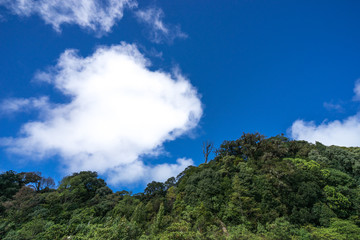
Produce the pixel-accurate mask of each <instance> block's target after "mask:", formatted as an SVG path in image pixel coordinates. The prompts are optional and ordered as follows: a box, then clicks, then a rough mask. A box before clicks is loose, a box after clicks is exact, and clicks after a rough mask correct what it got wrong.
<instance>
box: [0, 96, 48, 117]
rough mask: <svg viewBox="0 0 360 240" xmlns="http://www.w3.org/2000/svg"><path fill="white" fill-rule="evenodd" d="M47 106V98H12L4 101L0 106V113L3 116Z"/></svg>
mask: <svg viewBox="0 0 360 240" xmlns="http://www.w3.org/2000/svg"><path fill="white" fill-rule="evenodd" d="M47 106H49V98H48V97H40V98H12V99H6V100H4V101H2V102H1V104H0V111H1V112H2V113H5V114H11V113H15V112H21V111H29V110H32V109H43V108H44V107H47Z"/></svg>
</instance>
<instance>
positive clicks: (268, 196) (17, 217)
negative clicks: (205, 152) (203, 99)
mask: <svg viewBox="0 0 360 240" xmlns="http://www.w3.org/2000/svg"><path fill="white" fill-rule="evenodd" d="M359 183H360V148H344V147H337V146H330V147H327V146H324V145H322V144H321V143H316V144H310V143H307V142H304V141H291V140H289V139H287V138H285V137H283V136H277V137H272V138H264V137H263V136H261V135H260V134H244V135H243V136H242V137H241V138H240V139H238V140H235V141H225V142H224V143H223V144H222V145H221V146H220V147H219V148H218V149H217V150H216V156H215V158H214V159H213V160H212V161H209V162H208V163H207V164H202V165H200V166H199V167H193V166H191V167H188V168H187V169H185V171H183V172H182V173H181V174H180V175H179V176H177V178H170V179H168V180H167V181H166V182H165V183H161V182H151V183H149V184H148V185H147V187H146V189H145V191H144V193H141V194H134V195H132V194H130V193H129V192H127V191H120V192H115V193H113V192H112V190H111V189H110V188H108V187H107V186H106V183H105V182H104V180H102V179H99V178H98V176H97V173H95V172H80V173H75V174H73V175H71V176H68V177H65V178H64V179H63V180H62V181H61V182H60V184H59V186H58V187H57V188H56V189H54V183H53V181H52V180H51V179H50V178H43V177H42V176H41V174H40V173H15V172H13V171H8V172H5V173H2V174H1V175H0V202H1V208H0V214H1V219H0V238H1V239H4V240H16V239H131V240H132V239H327V240H328V239H339V240H341V239H360V227H359V226H360V218H359V216H360V215H359V214H360V187H359Z"/></svg>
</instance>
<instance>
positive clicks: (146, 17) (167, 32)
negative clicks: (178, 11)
mask: <svg viewBox="0 0 360 240" xmlns="http://www.w3.org/2000/svg"><path fill="white" fill-rule="evenodd" d="M135 15H136V17H137V19H138V21H139V22H141V23H144V24H145V25H147V27H148V28H149V38H150V40H151V41H152V42H154V43H163V42H167V43H172V42H173V41H174V40H175V39H176V38H187V34H185V33H184V32H182V31H181V29H180V27H179V26H176V25H171V24H165V23H164V21H163V18H164V12H163V11H162V10H161V9H160V8H148V9H145V10H138V11H137V12H136V13H135Z"/></svg>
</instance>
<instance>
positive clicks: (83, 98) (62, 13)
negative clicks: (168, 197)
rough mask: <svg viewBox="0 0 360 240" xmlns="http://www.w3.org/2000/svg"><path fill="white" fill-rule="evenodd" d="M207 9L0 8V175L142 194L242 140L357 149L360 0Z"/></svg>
mask: <svg viewBox="0 0 360 240" xmlns="http://www.w3.org/2000/svg"><path fill="white" fill-rule="evenodd" d="M204 6H205V3H204V2H184V1H171V2H168V1H150V2H149V1H143V0H80V1H75V0H0V56H1V57H0V66H1V68H0V129H1V132H0V147H1V149H0V158H1V165H0V170H2V171H6V170H10V169H14V170H16V171H35V170H36V171H37V170H40V171H43V172H44V175H50V176H55V178H57V179H58V180H60V179H61V178H62V177H63V176H65V175H67V174H71V173H72V172H76V171H82V170H92V171H97V172H99V174H100V175H101V176H102V177H104V178H106V180H107V182H109V183H110V184H111V185H112V186H117V187H119V186H122V187H125V188H128V189H130V190H132V189H137V190H136V191H140V190H141V188H142V187H143V186H144V184H146V183H147V182H150V181H153V180H155V181H165V180H166V179H167V178H169V177H172V176H176V175H177V174H179V173H180V172H181V171H183V170H184V169H185V168H186V167H187V166H189V165H199V164H201V163H203V160H204V159H203V156H202V153H201V143H202V142H203V141H205V140H210V141H213V142H214V143H215V146H219V145H220V144H221V142H222V141H224V140H233V139H236V138H239V137H240V136H241V134H242V133H243V132H260V133H262V134H264V135H266V136H274V135H278V134H281V133H286V135H287V136H288V137H289V138H292V139H298V140H306V141H309V142H313V143H314V142H315V141H319V142H322V143H323V144H325V145H341V146H360V108H359V102H360V80H357V79H359V78H360V71H359V68H358V66H359V64H360V60H359V59H358V55H359V54H360V46H359V44H358V42H359V41H360V33H358V31H357V29H358V27H360V26H359V25H360V19H359V18H360V17H359V15H358V14H357V12H358V10H360V4H357V3H350V2H346V3H339V2H337V1H329V2H327V3H326V4H321V3H290V2H288V1H285V0H281V1H265V0H260V1H257V2H252V1H250V2H249V1H229V2H226V3H223V2H220V1H212V2H206V7H204ZM138 186H140V187H139V188H138ZM115 188H116V187H115Z"/></svg>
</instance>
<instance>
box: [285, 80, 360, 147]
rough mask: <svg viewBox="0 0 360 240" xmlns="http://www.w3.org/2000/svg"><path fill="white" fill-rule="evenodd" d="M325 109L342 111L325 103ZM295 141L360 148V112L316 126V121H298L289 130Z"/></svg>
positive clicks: (358, 88)
mask: <svg viewBox="0 0 360 240" xmlns="http://www.w3.org/2000/svg"><path fill="white" fill-rule="evenodd" d="M354 92H355V96H354V100H360V82H359V81H356V82H355V88H354ZM324 107H326V108H329V109H335V110H338V111H342V107H341V106H340V105H337V104H331V103H324ZM289 132H290V135H291V137H292V138H294V139H298V140H306V141H309V142H313V143H314V142H315V141H318V142H321V143H323V144H325V145H340V146H348V147H350V146H360V112H358V113H357V114H356V115H354V116H349V117H347V118H345V119H343V120H335V121H324V122H322V123H321V124H319V125H316V124H315V122H314V121H309V122H306V121H304V120H296V121H295V122H294V123H293V124H292V126H291V128H290V129H289Z"/></svg>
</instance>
